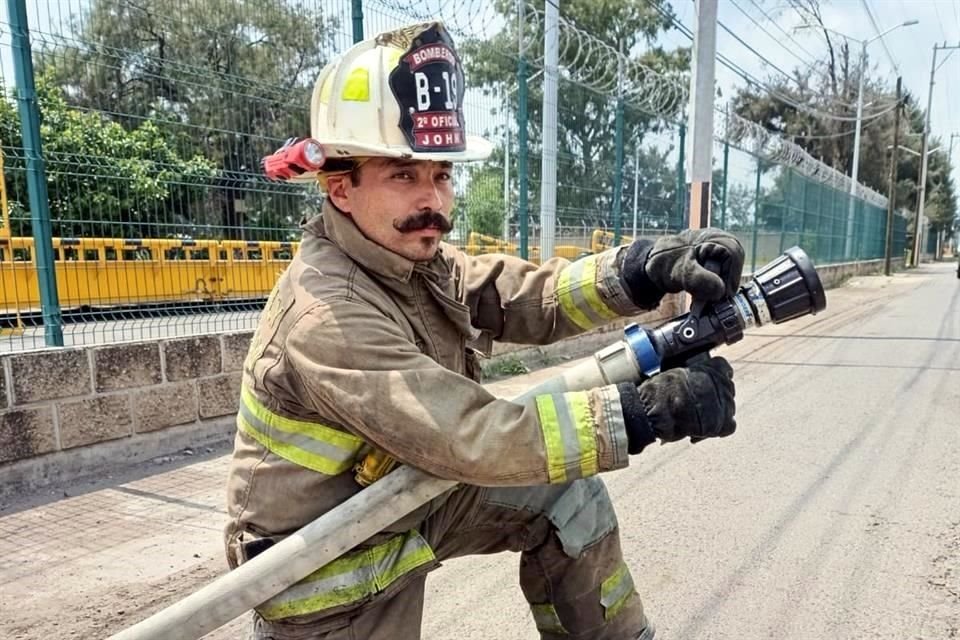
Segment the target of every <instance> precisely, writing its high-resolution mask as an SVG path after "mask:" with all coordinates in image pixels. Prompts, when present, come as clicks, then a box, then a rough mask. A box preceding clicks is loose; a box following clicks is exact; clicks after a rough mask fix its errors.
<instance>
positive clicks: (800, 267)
mask: <svg viewBox="0 0 960 640" xmlns="http://www.w3.org/2000/svg"><path fill="white" fill-rule="evenodd" d="M784 254H786V256H787V257H788V258H790V260H791V261H792V262H793V264H795V265H797V271H799V272H800V277H801V278H803V282H804V284H806V285H807V291H809V292H810V304H811V309H810V312H811V313H818V312H820V311H823V310H824V309H826V308H827V294H826V292H824V290H823V283H822V282H820V276H819V275H817V270H816V268H814V266H813V260H811V259H810V256H808V255H807V252H806V251H804V250H803V249H801V248H800V247H796V246H794V247H790V248H789V249H787V250H786V251H784Z"/></svg>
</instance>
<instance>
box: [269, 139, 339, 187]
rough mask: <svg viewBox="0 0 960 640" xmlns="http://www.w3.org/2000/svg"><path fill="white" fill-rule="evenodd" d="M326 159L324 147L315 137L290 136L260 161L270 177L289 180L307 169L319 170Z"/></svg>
mask: <svg viewBox="0 0 960 640" xmlns="http://www.w3.org/2000/svg"><path fill="white" fill-rule="evenodd" d="M325 160H326V156H325V155H324V153H323V147H322V146H321V145H320V143H319V142H317V141H316V140H314V139H313V138H302V139H301V138H290V139H288V140H287V141H286V142H285V143H284V144H283V146H282V147H280V148H279V149H277V150H276V151H274V152H273V153H271V154H270V155H269V156H266V157H265V158H263V159H262V160H261V161H260V163H261V165H262V166H263V172H264V173H265V174H266V175H267V177H268V178H269V179H271V180H289V179H290V178H293V177H295V176H299V175H301V174H303V173H306V172H307V171H318V170H319V169H320V168H321V167H323V163H324V161H325Z"/></svg>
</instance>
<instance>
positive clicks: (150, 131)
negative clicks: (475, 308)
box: [0, 0, 905, 351]
mask: <svg viewBox="0 0 960 640" xmlns="http://www.w3.org/2000/svg"><path fill="white" fill-rule="evenodd" d="M18 5H19V6H24V7H26V8H27V11H26V14H25V16H18V15H17V14H16V12H11V11H10V10H9V9H10V8H11V7H16V6H18ZM27 5H29V6H27ZM6 8H7V9H8V11H7V13H6V14H4V15H3V16H2V18H0V51H2V54H0V61H2V67H0V70H2V89H3V94H4V99H2V100H0V145H2V152H3V158H2V159H3V162H4V172H3V174H4V181H3V186H4V192H3V194H0V195H2V196H3V203H4V207H3V211H4V221H5V223H4V226H3V229H2V230H0V278H2V296H3V298H2V301H0V331H2V332H3V334H4V335H3V336H0V350H7V351H9V350H19V349H28V348H34V347H39V346H44V345H45V344H46V345H57V344H60V343H65V344H92V343H98V342H108V341H109V342H113V341H120V340H132V339H147V338H156V337H166V336H171V335H189V334H196V333H203V332H210V331H223V330H235V329H244V328H251V327H252V326H254V324H255V320H256V317H257V313H258V311H259V309H260V308H261V306H262V303H263V299H264V298H265V296H266V294H267V293H268V292H269V289H270V288H271V286H272V284H273V282H274V280H275V279H276V276H277V274H279V273H280V272H281V271H282V270H283V269H284V268H285V266H286V264H287V263H288V262H289V259H290V257H291V255H292V253H293V252H294V251H295V250H296V242H297V240H298V238H299V229H298V225H299V221H300V220H301V219H302V218H304V217H306V216H310V215H313V214H314V213H315V212H316V211H317V209H318V206H319V204H320V197H319V193H318V191H317V190H316V189H315V188H304V187H293V186H290V185H284V184H279V183H274V182H270V181H268V180H266V179H265V178H264V177H263V175H262V173H261V170H260V164H259V163H260V158H261V157H263V156H264V155H267V154H268V153H270V152H272V151H273V150H275V149H276V148H277V147H279V146H280V145H281V144H282V143H283V141H284V140H285V139H286V138H287V137H289V136H306V135H309V114H308V108H309V102H310V92H311V91H312V88H313V82H314V80H315V78H316V76H317V75H318V73H319V71H320V69H321V68H322V67H323V65H324V64H325V63H326V61H327V60H329V59H330V58H331V57H332V56H333V55H334V54H335V53H337V52H341V51H343V50H345V49H346V48H348V47H349V46H350V44H351V43H353V42H354V41H356V40H357V39H358V38H360V37H361V36H362V35H363V34H366V36H368V37H369V36H371V35H373V34H375V33H377V32H380V31H383V30H386V29H389V28H391V27H396V26H400V25H403V24H408V23H410V22H412V21H416V20H424V19H430V18H440V19H443V20H444V21H445V22H446V23H447V24H448V26H449V27H450V28H451V30H452V32H453V34H454V36H455V39H456V42H457V45H458V48H459V49H460V51H461V54H462V56H463V58H464V62H465V65H466V68H467V82H468V90H467V92H466V95H465V102H464V110H465V115H466V120H467V128H468V131H469V132H470V133H473V134H479V135H484V136H485V137H487V138H488V139H490V140H491V141H492V142H493V143H494V146H495V150H494V153H493V156H492V157H491V158H490V160H489V161H487V162H484V163H478V164H473V165H458V166H457V169H456V176H455V178H456V184H457V190H458V195H459V199H458V204H457V208H456V211H455V223H456V224H455V230H454V232H453V233H452V234H451V235H450V238H449V240H450V241H451V242H452V243H453V244H457V245H460V246H461V247H465V248H466V249H467V250H469V251H472V252H482V251H505V252H511V253H515V254H519V255H522V256H524V257H529V258H531V259H534V260H539V259H541V258H542V257H544V256H541V255H540V243H541V233H542V231H543V229H542V228H541V225H540V220H541V214H540V202H541V195H542V194H541V191H542V176H543V174H542V166H543V161H544V158H543V154H542V153H541V148H542V144H541V141H542V140H543V134H544V132H543V127H542V122H543V108H544V105H543V95H544V86H545V85H544V73H543V63H542V52H543V43H542V37H543V36H542V33H543V28H542V23H543V15H542V13H541V12H538V9H537V8H536V7H533V6H532V5H529V6H528V5H521V4H519V3H517V2H515V1H514V0H496V1H494V2H490V1H488V0H427V1H425V2H421V3H406V2H400V1H399V0H363V2H360V0H176V1H171V0H137V1H136V2H134V1H133V0H73V1H71V2H67V1H66V0H65V1H64V2H59V3H53V2H38V3H26V2H23V0H19V1H18V0H8V2H7V7H6ZM518 9H522V12H520V13H518ZM24 17H25V18H26V21H27V22H29V32H27V31H25V30H24V29H23V26H24V25H23V18H24ZM593 26H595V25H592V26H591V28H593ZM597 28H599V27H597ZM518 30H519V31H520V32H521V33H523V34H524V37H523V38H522V39H518V37H517V34H518ZM18 34H19V36H20V37H18ZM26 35H29V45H30V46H31V47H32V66H33V73H32V75H31V78H32V80H33V84H34V85H35V87H36V99H35V100H31V99H29V98H30V96H25V95H24V92H23V89H24V87H25V82H24V81H23V80H22V79H19V76H18V75H17V73H18V72H22V71H23V70H24V68H25V67H24V64H23V61H22V60H21V61H20V62H19V63H18V61H17V52H18V50H19V51H20V53H21V55H22V54H23V51H24V49H23V45H24V43H25V42H26V40H25V39H24V38H23V37H22V36H26ZM591 38H592V36H588V35H587V33H586V31H581V30H579V29H578V28H577V27H576V25H575V24H574V23H573V22H572V19H568V20H566V21H564V22H562V24H561V56H560V65H561V68H562V72H561V73H560V77H559V80H558V102H557V106H556V109H557V154H556V157H555V159H553V158H549V157H548V158H547V161H548V162H547V166H548V167H549V162H550V161H551V160H552V161H553V162H555V164H556V175H557V186H556V225H555V229H554V236H555V237H554V254H556V255H564V256H567V257H571V258H574V257H576V256H578V255H581V254H583V253H586V252H590V251H595V250H598V249H601V248H603V247H604V246H610V245H611V244H612V243H614V242H623V241H626V240H628V239H630V238H632V237H634V236H635V235H637V236H652V235H659V234H663V233H666V232H668V231H676V230H678V229H681V228H683V227H684V226H685V224H686V221H685V216H686V201H685V193H686V186H685V177H684V172H683V167H684V146H685V136H684V130H683V127H682V126H681V125H678V124H677V123H678V122H681V121H682V110H683V108H684V106H685V104H684V103H685V97H684V96H683V95H682V93H680V92H678V91H677V89H676V87H677V86H681V85H682V84H683V82H684V80H683V77H682V73H681V72H680V71H677V68H678V67H677V64H679V63H677V61H676V60H673V61H671V60H670V59H666V58H665V59H664V61H663V65H662V66H663V68H662V71H663V76H662V77H661V76H659V75H656V74H654V75H650V74H647V72H646V71H645V70H644V69H645V68H644V67H641V66H631V67H629V68H628V69H627V70H626V71H625V72H623V73H625V74H626V76H624V77H627V79H628V80H629V81H630V83H632V84H629V90H623V91H621V89H620V87H621V86H626V84H624V85H621V84H620V83H619V82H618V80H619V79H620V77H619V76H618V74H617V71H616V69H617V65H616V62H615V60H614V61H612V60H611V59H610V57H609V56H610V55H611V54H610V51H612V50H607V49H603V47H602V46H601V45H599V44H598V43H597V41H596V40H595V39H591ZM520 43H522V44H523V52H522V55H521V47H520ZM640 45H642V42H640V43H639V44H638V45H637V46H638V47H640V48H642V47H641V46H640ZM613 53H614V54H615V53H616V52H615V51H614V52H613ZM605 56H606V57H605ZM671 65H673V66H671ZM611 69H612V71H611ZM521 80H522V81H521ZM18 90H19V93H18ZM548 107H549V105H548ZM618 108H619V109H622V111H621V112H620V113H619V114H618ZM31 116H33V117H36V118H38V120H37V124H38V131H39V137H40V141H41V143H42V155H40V154H37V153H35V152H34V150H33V149H32V148H31V144H30V138H29V137H27V138H24V136H23V131H25V130H27V129H28V127H27V128H25V127H24V125H25V123H26V124H27V125H29V124H30V118H31ZM25 140H26V142H25ZM740 146H741V147H743V148H736V147H735V146H730V147H729V148H726V146H725V145H724V144H722V143H717V146H716V148H715V153H714V157H715V162H714V164H715V167H716V171H715V177H714V185H713V191H714V199H713V210H714V214H713V219H714V223H715V224H716V225H717V226H723V227H726V228H728V229H730V230H732V231H734V232H736V233H737V234H739V235H740V236H741V237H742V239H743V243H744V246H745V247H747V250H748V252H749V254H750V255H749V257H748V266H752V265H758V264H762V263H763V262H765V261H766V260H769V259H771V258H772V257H774V256H775V255H777V254H778V253H779V252H780V251H781V250H782V249H783V248H785V247H788V246H790V245H792V244H800V245H801V246H802V247H804V249H806V250H807V251H808V253H810V254H811V256H812V257H813V258H814V260H815V261H816V262H817V263H818V264H824V263H828V262H836V261H842V260H851V259H870V258H878V257H882V256H883V250H884V238H885V228H886V212H885V211H884V210H883V208H882V207H880V206H878V205H876V204H867V203H865V202H863V201H860V200H857V203H856V206H855V225H854V228H853V233H852V234H851V236H850V237H849V239H848V235H847V229H846V221H847V216H848V209H847V205H848V203H849V200H848V196H847V195H846V193H844V192H842V191H841V190H839V189H838V188H837V187H834V186H829V185H828V184H826V183H824V182H820V181H818V180H816V179H813V178H810V177H807V176H806V175H803V174H801V173H800V172H799V171H797V170H796V168H794V167H791V166H787V165H785V164H778V163H777V162H775V161H772V160H770V159H769V158H768V159H758V157H756V156H755V155H753V154H752V153H751V152H750V151H751V148H750V146H749V145H747V144H740ZM724 167H726V169H724ZM40 183H42V185H43V186H44V187H45V191H46V197H45V203H46V207H38V206H35V205H32V204H31V203H32V202H34V201H33V200H32V199H31V195H30V194H31V190H34V191H36V190H37V188H38V185H39V184H40ZM618 194H619V197H617V195H618ZM44 209H48V213H47V212H46V211H44ZM895 224H896V226H895V228H894V238H895V245H894V255H895V256H899V255H901V254H902V251H903V244H904V235H905V221H904V219H903V218H902V217H900V216H899V215H898V216H896V217H895ZM45 226H46V230H47V233H46V235H44V233H43V229H44V227H45ZM46 245H49V248H50V249H51V253H49V254H46V253H45V251H44V246H46ZM847 245H849V246H847ZM45 274H47V275H48V276H49V277H45ZM44 284H46V286H44ZM42 303H47V304H42ZM51 305H56V308H55V309H53V310H51ZM54 311H55V312H54ZM60 319H62V321H63V326H62V329H60V328H58V327H52V326H51V324H55V323H57V322H59V321H60ZM44 321H46V325H47V326H43V325H44ZM60 333H62V339H61V338H60V335H59V334H60Z"/></svg>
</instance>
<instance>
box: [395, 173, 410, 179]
mask: <svg viewBox="0 0 960 640" xmlns="http://www.w3.org/2000/svg"><path fill="white" fill-rule="evenodd" d="M393 177H394V178H398V179H400V180H412V179H413V174H411V173H410V172H409V171H397V172H396V173H394V174H393Z"/></svg>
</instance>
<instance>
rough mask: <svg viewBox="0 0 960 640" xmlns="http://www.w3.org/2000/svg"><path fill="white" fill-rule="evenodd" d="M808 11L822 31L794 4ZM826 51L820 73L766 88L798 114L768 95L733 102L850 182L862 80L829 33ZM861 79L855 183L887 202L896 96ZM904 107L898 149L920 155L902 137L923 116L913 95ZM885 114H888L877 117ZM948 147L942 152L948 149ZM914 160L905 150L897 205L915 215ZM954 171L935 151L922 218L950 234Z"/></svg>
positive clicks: (800, 74) (854, 55)
mask: <svg viewBox="0 0 960 640" xmlns="http://www.w3.org/2000/svg"><path fill="white" fill-rule="evenodd" d="M796 6H797V7H798V10H799V11H802V12H805V16H806V18H807V19H808V22H810V23H811V24H820V25H821V26H822V24H823V23H822V20H821V16H820V13H819V4H818V3H817V2H807V3H801V4H798V5H796ZM822 35H823V37H824V39H825V41H826V43H827V48H826V49H825V50H823V59H822V60H821V64H819V65H816V66H815V67H807V68H797V69H795V70H794V71H793V77H792V78H791V79H787V78H785V77H784V76H772V77H770V78H768V80H767V82H766V84H767V86H769V87H772V89H773V91H774V92H776V94H778V96H782V97H785V98H787V100H788V101H789V102H792V103H794V104H796V105H806V107H808V108H798V107H796V106H793V105H791V104H788V102H787V101H785V100H783V99H782V98H780V97H777V96H774V95H772V94H771V93H770V92H769V91H767V90H766V89H759V88H757V87H753V86H748V87H746V88H743V89H741V90H740V92H739V93H738V94H737V95H736V96H735V98H734V100H733V105H734V110H735V111H736V112H737V113H738V114H739V115H741V116H742V117H744V118H746V119H748V120H752V121H754V122H759V123H761V124H762V125H763V126H764V127H765V128H766V129H767V130H769V131H773V132H776V133H777V134H779V135H782V136H784V137H786V138H793V141H794V142H796V144H798V145H799V146H801V147H803V148H804V149H805V150H806V151H807V152H808V153H809V154H810V155H812V156H813V157H815V158H819V159H821V160H822V161H823V162H825V163H826V164H828V165H830V166H832V167H833V168H834V169H837V170H838V171H840V172H841V173H844V174H846V175H850V174H851V171H852V166H853V155H854V140H855V136H854V135H853V133H854V129H855V127H856V124H855V122H853V121H852V119H853V117H855V114H856V102H857V93H858V86H859V81H860V73H859V67H860V64H859V63H860V60H859V53H858V52H857V51H851V49H850V47H849V45H848V44H847V43H846V42H845V41H842V40H841V41H838V40H839V39H837V38H836V37H835V36H833V35H832V34H831V32H829V31H826V30H824V31H823V33H822ZM866 69H867V70H868V71H867V73H866V75H865V76H864V79H863V84H864V95H863V101H864V103H865V104H869V105H872V106H870V107H869V108H867V109H866V110H865V117H866V120H865V121H864V123H863V126H862V129H861V142H860V156H859V166H858V182H860V183H862V184H864V185H866V186H868V187H870V188H872V189H873V190H875V191H877V192H879V193H881V194H883V195H885V196H886V195H888V193H889V188H890V152H889V150H888V147H889V146H890V145H892V144H893V132H894V121H895V117H894V112H893V111H892V110H889V109H888V107H890V106H892V105H893V104H894V103H895V102H896V94H895V91H894V89H893V88H892V87H890V86H888V85H887V84H886V83H885V82H884V80H882V79H881V78H879V77H877V76H874V75H871V74H870V72H869V69H870V64H869V60H868V61H867V65H866ZM904 102H905V108H904V114H903V116H902V119H901V127H902V129H901V136H900V144H901V145H903V146H905V147H908V148H911V149H913V150H914V151H915V152H919V150H920V148H919V147H920V145H919V138H918V137H917V136H905V135H903V134H904V133H905V132H919V131H922V130H923V120H924V113H923V110H922V109H920V108H919V107H918V106H917V104H916V100H915V98H914V97H913V96H911V95H909V94H907V95H906V96H905V98H904ZM885 109H887V113H884V114H883V115H879V116H873V115H872V114H875V113H877V112H882V111H884V110H885ZM825 112H829V113H832V114H839V115H842V116H845V117H846V118H848V120H846V121H839V120H832V119H827V118H824V117H823V115H822V114H823V113H825ZM941 144H942V143H941V141H940V140H938V139H937V138H932V139H931V140H930V144H929V148H931V149H933V148H936V147H937V146H938V145H941ZM944 148H945V147H944ZM919 160H920V159H919V157H918V155H917V154H910V153H907V152H903V151H901V152H900V153H899V155H898V161H897V171H896V206H897V208H898V209H900V208H904V207H906V208H910V209H914V210H915V209H916V206H917V196H918V191H919V189H918V182H919V175H920V162H919ZM951 170H952V166H951V163H950V159H949V158H948V157H947V154H946V153H945V152H944V151H943V150H940V151H935V152H934V153H932V154H930V156H929V160H928V174H927V185H926V190H927V200H926V206H925V214H926V215H927V216H928V217H929V218H930V219H931V223H932V225H933V227H934V229H937V230H939V229H947V230H949V229H950V228H951V227H952V226H953V225H954V224H955V221H956V218H957V207H958V204H957V192H956V186H955V185H954V184H953V181H952V180H951V178H950V173H951Z"/></svg>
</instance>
